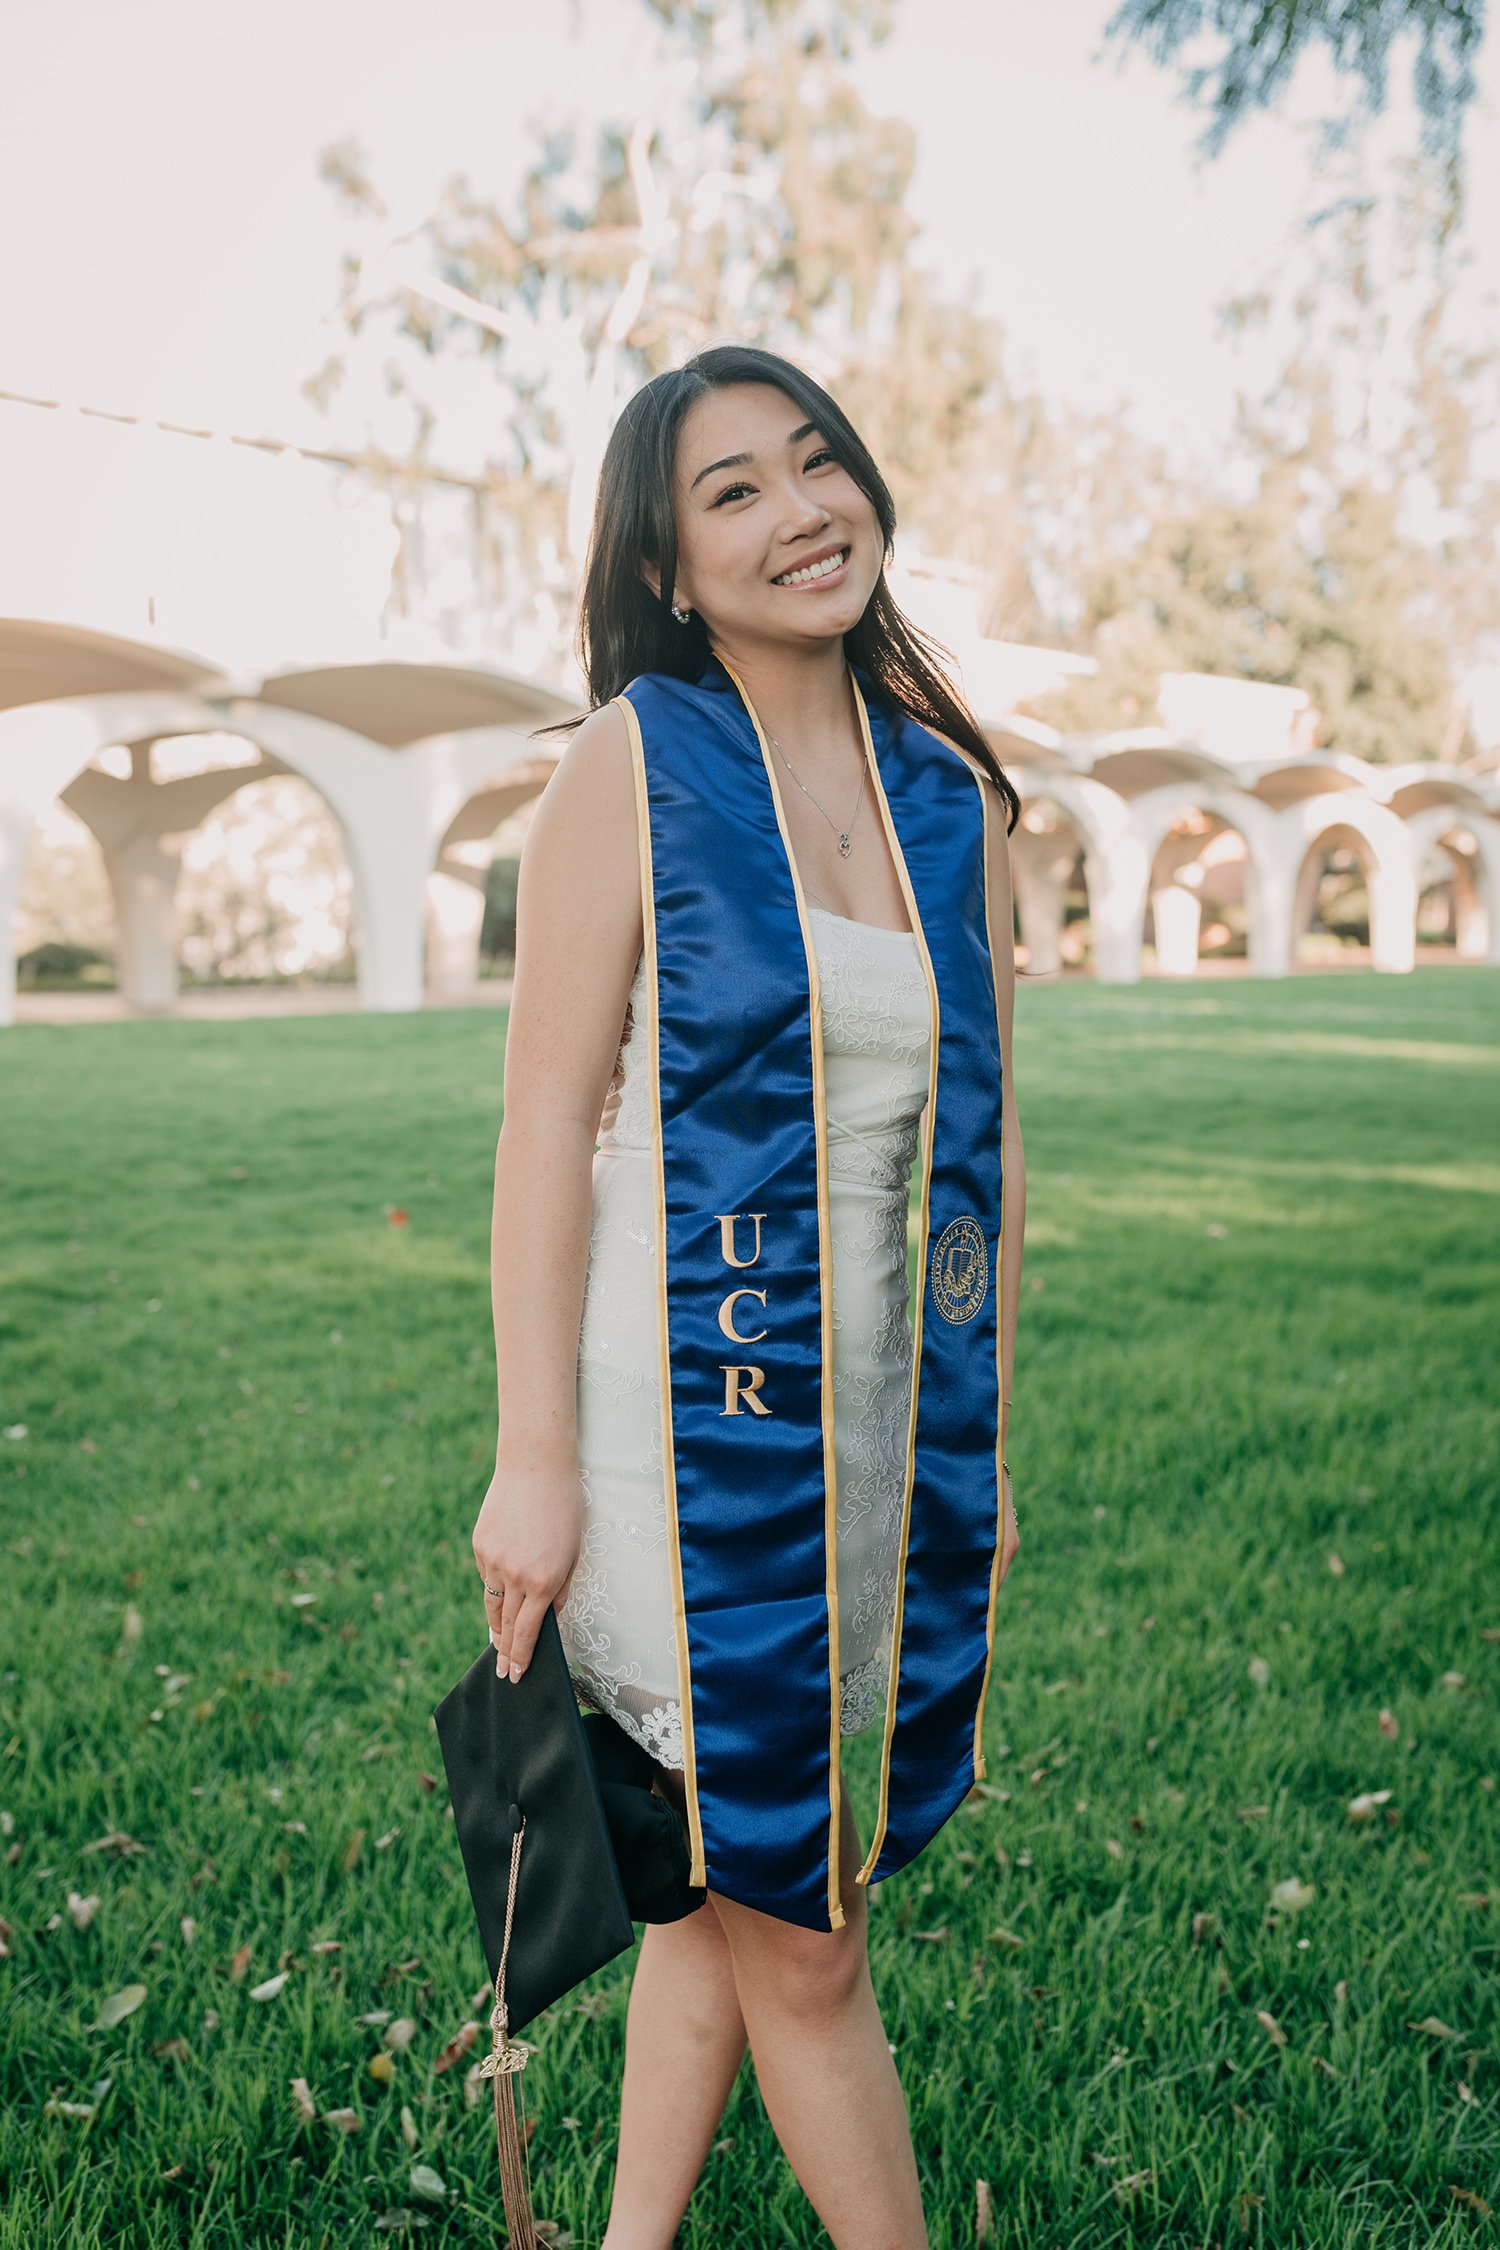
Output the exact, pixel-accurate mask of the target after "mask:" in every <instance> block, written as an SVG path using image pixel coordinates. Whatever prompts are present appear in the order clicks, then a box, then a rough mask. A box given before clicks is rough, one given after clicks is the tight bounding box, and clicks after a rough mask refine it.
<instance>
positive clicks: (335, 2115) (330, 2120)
mask: <svg viewBox="0 0 1500 2250" xmlns="http://www.w3.org/2000/svg"><path fill="white" fill-rule="evenodd" d="M323 2123H324V2124H325V2125H332V2126H334V2127H335V2128H336V2129H337V2130H338V2131H339V2132H340V2133H357V2132H358V2131H359V2111H358V2110H357V2109H325V2110H324V2112H323Z"/></svg>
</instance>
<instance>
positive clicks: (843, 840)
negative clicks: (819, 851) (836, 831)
mask: <svg viewBox="0 0 1500 2250" xmlns="http://www.w3.org/2000/svg"><path fill="white" fill-rule="evenodd" d="M853 849H854V846H853V845H852V844H851V843H850V841H849V838H848V836H847V835H846V834H841V835H840V837H839V850H840V851H841V852H842V854H843V856H844V858H845V859H847V858H848V857H849V854H850V852H851V851H852V850H853Z"/></svg>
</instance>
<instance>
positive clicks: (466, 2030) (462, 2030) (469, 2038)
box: [432, 1993, 489, 2078]
mask: <svg viewBox="0 0 1500 2250" xmlns="http://www.w3.org/2000/svg"><path fill="white" fill-rule="evenodd" d="M485 1997H486V1998H488V1997H489V1995H488V1993H486V1995H485ZM478 2037H479V2026H478V2024H477V2023H466V2024H461V2025H460V2027H459V2029H458V2030H457V2031H456V2032H455V2033H454V2035H453V2037H452V2038H451V2039H450V2040H449V2042H448V2044H447V2046H446V2047H445V2048H444V2049H443V2051H442V2053H441V2054H440V2055H439V2056H438V2058H437V2060H436V2062H435V2063H434V2064H433V2066H432V2072H433V2076H434V2077H435V2078H441V2076H442V2074H443V2072H444V2071H445V2070H451V2069H452V2068H453V2065H454V2064H455V2063H456V2062H462V2060H463V2058H464V2056H465V2055H466V2054H467V2053H468V2051H469V2049H470V2048H471V2047H472V2046H473V2044H474V2042H475V2040H476V2039H477V2038H478Z"/></svg>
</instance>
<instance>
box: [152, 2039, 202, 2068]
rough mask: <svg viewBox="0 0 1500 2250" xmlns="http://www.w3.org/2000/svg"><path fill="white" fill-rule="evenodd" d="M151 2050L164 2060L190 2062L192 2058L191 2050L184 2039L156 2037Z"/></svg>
mask: <svg viewBox="0 0 1500 2250" xmlns="http://www.w3.org/2000/svg"><path fill="white" fill-rule="evenodd" d="M151 2052H152V2054H153V2055H160V2056H161V2058H162V2060H163V2061H164V2062H191V2061H192V2059H193V2050H192V2048H191V2047H190V2046H189V2045H188V2043H187V2041H186V2040H185V2039H158V2041H157V2042H156V2045H155V2046H154V2047H153V2048H152V2050H151Z"/></svg>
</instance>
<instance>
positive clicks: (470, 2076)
mask: <svg viewBox="0 0 1500 2250" xmlns="http://www.w3.org/2000/svg"><path fill="white" fill-rule="evenodd" d="M484 2083H485V2082H484V2067H483V2065H482V2064H481V2063H475V2064H474V2066H473V2068H472V2069H471V2070H466V2071H465V2072H464V2108H465V2109H474V2108H476V2107H477V2106H478V2104H479V2103H480V2102H482V2101H483V2099H484Z"/></svg>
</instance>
